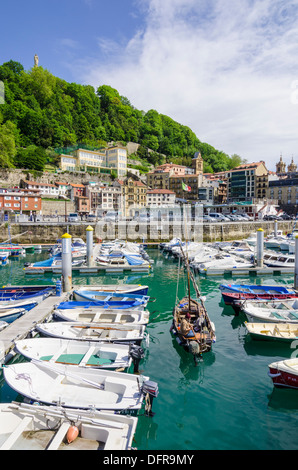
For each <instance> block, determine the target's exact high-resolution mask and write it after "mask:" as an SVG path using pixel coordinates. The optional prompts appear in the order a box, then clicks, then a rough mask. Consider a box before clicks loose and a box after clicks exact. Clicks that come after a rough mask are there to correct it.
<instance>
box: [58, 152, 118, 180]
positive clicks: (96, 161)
mask: <svg viewBox="0 0 298 470" xmlns="http://www.w3.org/2000/svg"><path fill="white" fill-rule="evenodd" d="M60 169H61V170H62V171H83V172H89V173H90V172H92V173H103V174H104V173H107V174H111V172H112V170H115V171H116V172H117V176H121V177H123V176H125V175H126V173H127V150H126V148H125V147H109V148H106V149H100V150H87V149H81V148H80V149H77V150H76V151H75V152H74V155H66V154H61V155H60Z"/></svg>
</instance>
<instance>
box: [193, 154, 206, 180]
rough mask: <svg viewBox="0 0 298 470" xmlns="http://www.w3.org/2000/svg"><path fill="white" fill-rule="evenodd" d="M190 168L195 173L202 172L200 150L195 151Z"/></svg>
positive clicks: (202, 164)
mask: <svg viewBox="0 0 298 470" xmlns="http://www.w3.org/2000/svg"><path fill="white" fill-rule="evenodd" d="M191 166H192V168H193V169H194V171H195V175H200V174H201V175H202V174H203V166H204V161H203V158H202V155H201V152H196V153H195V155H194V157H193V159H192V163H191Z"/></svg>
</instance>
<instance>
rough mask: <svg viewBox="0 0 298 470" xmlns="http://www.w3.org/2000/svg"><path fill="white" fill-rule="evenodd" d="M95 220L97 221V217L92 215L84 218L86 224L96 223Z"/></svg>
mask: <svg viewBox="0 0 298 470" xmlns="http://www.w3.org/2000/svg"><path fill="white" fill-rule="evenodd" d="M96 219H97V217H96V215H94V214H88V215H87V217H86V221H87V222H96Z"/></svg>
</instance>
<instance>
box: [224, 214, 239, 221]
mask: <svg viewBox="0 0 298 470" xmlns="http://www.w3.org/2000/svg"><path fill="white" fill-rule="evenodd" d="M225 217H227V218H228V219H229V220H230V221H231V222H235V221H236V220H238V218H237V217H235V216H234V215H233V214H225Z"/></svg>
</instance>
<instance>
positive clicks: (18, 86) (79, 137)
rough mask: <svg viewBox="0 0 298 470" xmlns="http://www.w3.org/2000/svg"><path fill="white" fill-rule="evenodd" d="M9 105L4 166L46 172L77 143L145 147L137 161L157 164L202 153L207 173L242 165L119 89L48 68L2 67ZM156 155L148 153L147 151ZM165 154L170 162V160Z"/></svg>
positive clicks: (0, 131)
mask: <svg viewBox="0 0 298 470" xmlns="http://www.w3.org/2000/svg"><path fill="white" fill-rule="evenodd" d="M0 80H1V81H3V82H4V86H5V102H4V104H2V105H1V106H0V166H1V167H4V168H7V167H16V168H29V169H35V170H43V169H44V166H45V165H46V164H47V163H48V164H53V165H55V164H56V163H57V156H58V154H57V152H55V149H57V148H63V147H68V146H71V145H75V144H85V145H91V146H94V147H104V146H106V144H107V142H110V141H118V142H119V141H120V142H123V143H124V144H126V143H127V142H136V143H138V144H140V147H139V150H138V155H137V157H139V158H141V159H143V161H144V160H145V161H146V160H147V161H148V162H149V163H152V164H154V165H157V164H160V163H164V161H171V162H175V163H178V164H184V165H190V163H191V158H192V157H193V155H194V153H195V152H197V151H201V154H202V156H203V159H204V161H205V168H204V171H206V172H212V171H223V170H227V169H230V168H233V167H234V166H235V165H237V164H239V163H241V158H240V157H238V156H237V155H234V156H231V157H230V156H228V155H227V154H225V153H224V152H222V151H218V150H216V149H215V148H213V147H212V146H211V145H209V144H207V143H203V142H201V141H200V140H199V139H198V138H197V136H196V135H195V134H194V132H193V131H192V130H191V129H190V128H189V127H187V126H183V125H182V124H179V123H177V122H176V121H174V120H173V119H171V118H170V117H168V116H165V115H163V114H159V113H158V112H157V111H155V110H149V111H148V112H144V111H141V110H138V109H136V108H135V107H134V106H133V105H132V104H131V103H130V102H129V100H128V99H127V98H126V97H123V96H120V94H119V93H118V91H117V90H115V89H113V88H111V87H110V86H108V85H102V86H99V87H98V88H97V90H95V89H94V88H93V87H92V86H90V85H87V86H86V85H79V84H76V83H68V82H66V81H65V80H62V79H60V78H58V77H55V76H54V75H52V74H51V73H50V72H49V71H48V70H46V69H43V68H42V67H34V68H32V69H31V70H29V71H25V70H24V68H23V66H22V65H21V64H20V63H19V62H15V61H12V60H11V61H9V62H6V63H4V64H3V65H1V66H0ZM148 148H149V149H152V150H153V152H150V153H148V150H147V149H148ZM164 155H165V156H166V157H164Z"/></svg>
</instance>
